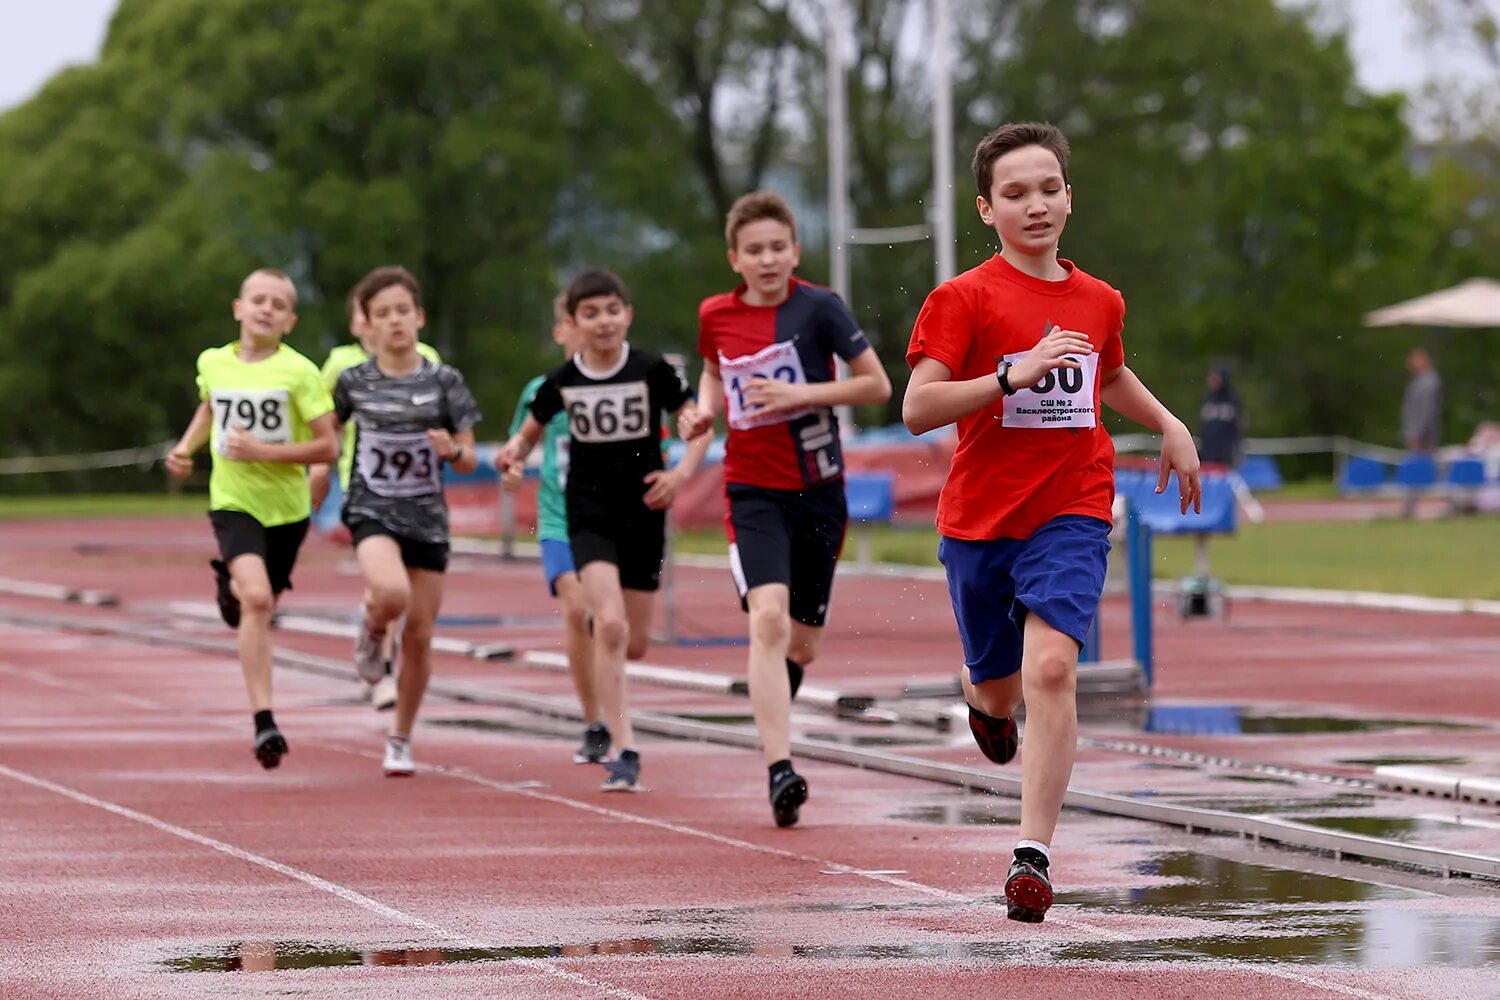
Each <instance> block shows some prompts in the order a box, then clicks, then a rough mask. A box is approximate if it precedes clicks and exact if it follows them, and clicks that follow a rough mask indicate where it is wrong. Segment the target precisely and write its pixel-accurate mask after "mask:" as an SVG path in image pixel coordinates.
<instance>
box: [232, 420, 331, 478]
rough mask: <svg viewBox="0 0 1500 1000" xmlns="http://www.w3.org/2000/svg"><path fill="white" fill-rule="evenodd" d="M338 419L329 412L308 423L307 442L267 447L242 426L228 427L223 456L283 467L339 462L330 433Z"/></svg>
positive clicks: (267, 445) (265, 443)
mask: <svg viewBox="0 0 1500 1000" xmlns="http://www.w3.org/2000/svg"><path fill="white" fill-rule="evenodd" d="M337 419H338V418H337V417H335V416H334V413H333V411H332V410H329V411H328V412H327V413H325V414H323V415H322V416H320V417H318V418H317V419H315V420H309V421H308V423H307V426H308V429H309V430H311V431H312V440H311V441H291V442H287V443H286V444H269V443H267V442H264V441H258V440H256V439H255V438H254V437H253V436H252V435H251V434H250V433H249V432H248V431H246V430H245V429H244V428H243V427H231V428H230V429H229V432H228V434H226V435H225V439H224V457H225V458H231V459H234V460H235V461H236V462H284V463H286V464H287V465H316V464H318V463H320V462H337V461H338V460H339V438H338V433H337V431H335V430H334V423H335V421H336V420H337Z"/></svg>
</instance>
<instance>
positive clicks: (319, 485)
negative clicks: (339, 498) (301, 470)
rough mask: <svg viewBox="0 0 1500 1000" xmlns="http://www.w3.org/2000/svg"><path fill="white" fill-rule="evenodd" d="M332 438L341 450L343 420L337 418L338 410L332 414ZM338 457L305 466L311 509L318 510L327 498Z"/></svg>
mask: <svg viewBox="0 0 1500 1000" xmlns="http://www.w3.org/2000/svg"><path fill="white" fill-rule="evenodd" d="M333 433H334V440H336V441H338V442H340V445H339V450H340V451H342V450H343V444H342V442H343V440H344V437H343V434H344V422H343V421H342V420H340V419H339V416H338V412H337V411H335V412H334V414H333ZM337 461H338V459H337V458H335V459H334V461H332V462H314V463H313V464H312V465H309V466H308V467H307V487H308V490H309V491H310V492H311V493H312V509H313V510H318V509H320V508H321V507H322V506H323V501H324V500H327V499H328V489H329V486H330V485H331V484H332V481H333V467H334V465H335V464H336V463H337Z"/></svg>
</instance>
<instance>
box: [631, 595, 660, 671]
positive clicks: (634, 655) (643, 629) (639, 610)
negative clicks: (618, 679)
mask: <svg viewBox="0 0 1500 1000" xmlns="http://www.w3.org/2000/svg"><path fill="white" fill-rule="evenodd" d="M655 616H656V591H654V590H627V591H625V622H626V624H627V625H629V626H630V638H629V641H628V642H627V643H626V644H625V658H626V659H627V660H639V659H640V658H641V657H643V656H645V655H646V650H648V649H650V648H651V623H652V620H653V619H654V618H655Z"/></svg>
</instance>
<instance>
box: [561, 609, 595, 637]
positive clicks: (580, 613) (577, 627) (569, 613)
mask: <svg viewBox="0 0 1500 1000" xmlns="http://www.w3.org/2000/svg"><path fill="white" fill-rule="evenodd" d="M563 627H564V628H566V629H567V630H568V631H569V632H572V633H574V634H575V635H577V634H581V633H584V632H587V631H588V630H589V612H588V609H587V608H585V607H584V606H583V602H582V601H571V602H569V603H567V604H564V605H563Z"/></svg>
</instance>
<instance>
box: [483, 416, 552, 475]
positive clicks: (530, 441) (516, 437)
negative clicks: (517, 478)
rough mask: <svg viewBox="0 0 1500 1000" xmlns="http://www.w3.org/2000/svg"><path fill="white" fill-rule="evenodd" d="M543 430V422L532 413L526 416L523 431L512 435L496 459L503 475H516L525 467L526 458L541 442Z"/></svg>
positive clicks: (522, 424) (522, 423)
mask: <svg viewBox="0 0 1500 1000" xmlns="http://www.w3.org/2000/svg"><path fill="white" fill-rule="evenodd" d="M542 430H543V427H542V424H541V421H539V420H537V418H536V417H534V416H532V415H531V414H530V413H528V414H526V419H525V420H523V421H521V429H520V430H518V431H516V432H515V433H514V434H512V435H511V437H510V440H509V441H507V442H505V444H504V446H503V447H501V449H500V454H499V455H498V456H496V458H495V464H496V465H498V466H499V467H500V471H501V472H502V473H511V474H514V472H517V471H520V470H521V469H522V467H523V466H525V464H526V456H527V455H530V454H531V449H533V448H535V447H536V443H537V442H538V441H540V440H541V437H542Z"/></svg>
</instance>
